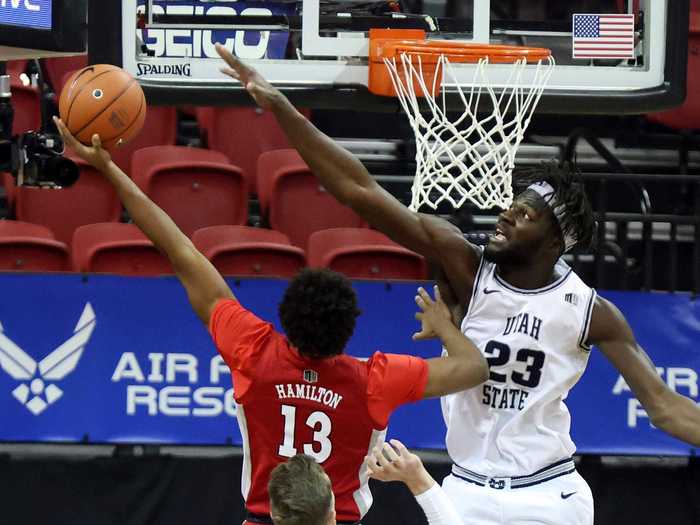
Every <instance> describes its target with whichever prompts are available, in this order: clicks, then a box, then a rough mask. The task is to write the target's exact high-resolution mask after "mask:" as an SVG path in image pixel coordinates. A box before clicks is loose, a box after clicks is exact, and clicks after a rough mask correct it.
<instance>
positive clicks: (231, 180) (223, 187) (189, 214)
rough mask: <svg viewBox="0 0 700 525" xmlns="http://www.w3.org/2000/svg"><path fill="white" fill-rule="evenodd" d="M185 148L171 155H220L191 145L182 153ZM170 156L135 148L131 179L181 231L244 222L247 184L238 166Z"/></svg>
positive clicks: (191, 231)
mask: <svg viewBox="0 0 700 525" xmlns="http://www.w3.org/2000/svg"><path fill="white" fill-rule="evenodd" d="M187 149H188V148H179V149H178V151H181V152H182V153H183V157H175V158H180V159H181V158H184V157H186V156H202V158H204V157H205V156H206V155H209V156H211V155H212V154H216V155H220V154H218V153H216V152H207V151H206V150H194V149H192V150H190V151H189V152H187V154H186V155H185V150H187ZM168 151H170V152H172V151H175V150H172V149H170V150H168ZM170 158H173V157H171V156H170V155H168V157H167V158H162V157H161V158H160V159H158V157H157V156H156V155H154V151H153V150H150V149H149V151H145V152H139V155H137V156H136V158H135V161H134V164H133V172H134V182H136V184H138V185H139V187H140V188H141V189H142V190H143V191H144V192H145V193H146V194H147V195H148V196H149V197H151V199H153V201H154V202H156V203H157V204H158V205H159V206H160V207H161V208H163V209H164V210H165V212H166V213H167V214H168V215H170V216H171V217H172V218H173V220H174V221H175V223H176V224H177V225H178V226H179V227H180V228H181V229H182V230H183V231H184V232H185V234H187V235H192V234H193V233H194V232H195V231H196V230H198V229H200V228H204V227H206V226H215V225H219V224H245V223H246V221H247V220H248V188H247V186H246V181H245V178H244V177H243V174H242V172H241V170H240V169H238V168H236V167H235V166H231V165H230V164H226V163H223V162H212V161H210V160H174V161H172V160H170ZM156 161H157V162H156Z"/></svg>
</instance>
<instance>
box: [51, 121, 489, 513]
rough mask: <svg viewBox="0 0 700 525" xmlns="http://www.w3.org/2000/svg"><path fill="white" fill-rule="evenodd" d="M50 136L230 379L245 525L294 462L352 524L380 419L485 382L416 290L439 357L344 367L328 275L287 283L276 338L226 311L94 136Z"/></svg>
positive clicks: (353, 302)
mask: <svg viewBox="0 0 700 525" xmlns="http://www.w3.org/2000/svg"><path fill="white" fill-rule="evenodd" d="M56 125H57V127H58V129H59V132H60V133H61V136H62V137H63V140H64V141H65V144H66V145H67V146H68V147H70V148H71V149H72V150H73V151H75V153H77V154H78V155H79V156H80V157H81V158H83V159H84V160H85V161H87V162H88V163H90V164H92V165H93V166H94V167H95V168H96V169H98V170H99V171H101V172H102V173H103V174H104V176H105V178H106V179H107V180H108V181H109V182H110V183H111V184H112V185H113V186H114V188H115V189H116V191H117V194H118V196H119V198H120V199H121V201H122V203H123V204H124V206H125V208H126V209H127V211H128V212H129V214H130V216H131V218H132V220H133V221H134V223H136V225H138V227H139V228H141V230H142V231H143V232H144V233H145V234H146V236H147V237H148V238H149V239H151V241H153V244H154V245H155V246H156V247H157V248H158V249H159V250H160V251H161V252H163V253H164V254H165V255H167V257H168V259H169V260H170V262H171V264H172V267H173V269H174V270H175V273H176V274H177V277H178V279H179V280H180V282H181V283H182V285H183V286H184V287H185V290H186V291H187V295H188V298H189V300H190V303H191V305H192V308H193V310H194V311H195V313H196V314H197V315H198V316H199V318H200V319H201V320H202V322H203V323H205V324H206V325H207V326H208V327H209V330H210V332H211V335H212V337H213V339H214V342H215V344H216V347H217V349H218V351H219V352H220V353H221V355H222V356H223V358H224V360H225V361H226V363H227V364H228V366H229V368H230V369H231V374H232V377H233V382H234V385H235V387H234V390H235V399H236V402H237V417H238V421H239V426H240V430H241V434H242V436H243V451H244V466H243V473H242V484H241V485H242V491H243V496H244V499H245V500H246V509H247V511H248V517H247V521H248V522H249V523H263V524H271V523H272V521H271V518H270V507H269V499H268V493H267V483H268V479H269V476H270V472H271V471H272V469H273V468H274V467H275V466H276V465H277V464H279V463H281V462H283V461H285V460H286V459H287V458H290V457H292V456H294V455H296V454H297V453H298V452H299V453H301V452H303V453H304V454H307V455H309V456H311V457H313V458H314V459H315V460H316V461H318V462H319V463H320V464H322V465H323V467H324V468H325V470H326V472H327V473H328V475H329V477H330V478H331V480H332V484H333V492H334V494H335V497H336V516H337V520H338V523H357V522H358V521H359V520H360V519H361V517H362V516H363V515H364V514H365V513H366V512H367V510H368V509H369V507H370V505H371V503H372V496H371V493H370V491H369V488H368V486H367V472H366V469H365V468H364V467H363V460H364V457H365V455H366V454H367V453H368V452H369V451H370V450H371V449H372V447H374V446H375V445H376V444H377V443H380V442H381V441H382V440H383V439H384V435H385V432H386V427H387V423H388V421H389V416H390V414H391V412H392V411H393V410H394V409H395V408H396V407H398V406H399V405H401V404H404V403H410V402H413V401H418V400H420V399H423V398H428V397H437V396H442V395H445V394H448V393H453V392H458V391H460V390H464V389H467V388H471V387H473V386H475V385H478V384H480V383H482V382H483V381H485V380H486V378H487V376H488V367H487V365H486V361H485V360H484V358H483V357H482V355H481V353H480V352H479V351H478V350H477V349H476V347H475V346H474V345H473V344H472V343H471V342H470V341H469V340H468V339H467V338H466V337H464V335H463V334H462V333H461V332H460V331H459V330H458V329H457V328H456V327H455V326H454V325H453V324H452V322H451V320H450V313H449V310H448V309H447V306H446V305H445V303H443V302H442V300H441V299H440V295H439V293H436V300H435V301H433V300H432V299H431V297H430V296H429V294H428V293H427V292H425V290H423V289H422V288H421V289H419V295H418V296H416V302H417V304H418V305H419V306H420V307H421V309H422V310H423V312H422V313H419V314H417V318H418V319H419V320H421V322H422V329H421V331H419V332H417V333H416V334H414V338H415V339H422V338H426V337H430V336H431V335H437V336H439V337H440V338H441V340H442V343H443V345H444V346H445V347H446V348H447V349H448V350H449V356H445V357H439V358H435V359H428V360H423V359H421V358H417V357H411V356H404V355H395V354H384V353H381V352H377V353H375V354H374V355H373V356H372V357H371V358H369V359H368V360H360V359H356V358H354V357H350V356H347V355H344V354H343V350H344V348H345V345H346V343H347V341H348V340H349V339H350V337H351V335H352V333H353V330H354V327H355V320H356V318H357V316H358V315H359V314H360V312H359V310H358V309H357V299H356V296H355V292H354V290H353V289H352V286H351V284H350V282H349V281H348V280H347V279H346V278H345V277H343V276H342V275H340V274H337V273H335V272H331V271H329V270H310V269H307V270H304V271H302V272H300V274H299V275H298V276H297V277H295V278H294V279H293V280H292V281H291V282H290V284H289V287H288V288H287V290H286V292H285V294H284V297H283V299H282V302H281V304H280V307H279V314H280V320H281V322H282V326H283V328H284V330H285V333H286V336H285V335H282V334H281V333H279V332H277V331H276V330H275V329H274V328H273V326H272V325H271V324H270V323H269V322H266V321H263V320H262V319H259V318H258V317H256V316H255V314H253V313H252V312H250V311H248V310H246V309H245V308H244V307H243V306H242V305H241V304H240V303H239V302H238V301H237V300H236V298H235V296H234V295H233V293H232V291H231V289H230V288H229V287H228V285H227V284H226V282H225V281H224V279H223V278H222V277H221V275H220V274H219V272H218V271H217V270H216V269H215V268H214V267H213V266H212V264H211V263H210V262H209V261H208V260H207V259H206V257H204V256H203V255H202V254H201V253H200V252H198V251H197V249H196V248H195V247H194V245H193V244H192V242H191V241H190V239H189V238H188V237H187V236H186V235H184V234H183V233H182V232H181V231H180V230H179V229H178V227H177V226H176V225H175V223H174V222H173V221H172V219H170V217H168V215H167V214H165V212H163V210H161V209H160V208H159V207H158V206H157V205H156V204H154V203H153V202H152V201H151V200H150V199H149V198H148V197H147V196H146V195H145V194H144V193H143V192H142V191H141V190H140V189H139V188H138V187H137V186H136V184H135V183H134V182H133V181H132V180H131V179H130V178H129V177H128V176H127V175H126V174H125V173H124V172H123V171H121V170H120V169H119V168H118V167H117V166H116V165H115V164H114V163H113V162H112V161H111V158H110V155H109V153H108V152H106V151H105V150H103V149H102V148H101V146H100V140H99V137H98V136H97V135H95V136H93V138H92V147H88V146H85V145H83V144H81V143H79V142H78V141H77V140H76V139H75V138H74V137H73V136H72V135H71V134H70V132H69V131H68V130H67V128H66V127H65V125H64V124H63V122H61V121H60V120H58V119H56Z"/></svg>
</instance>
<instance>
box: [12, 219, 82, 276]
mask: <svg viewBox="0 0 700 525" xmlns="http://www.w3.org/2000/svg"><path fill="white" fill-rule="evenodd" d="M0 270H1V271H11V270H18V271H25V272H26V271H29V272H65V271H69V270H70V257H69V255H68V249H67V248H66V245H65V244H64V243H62V242H59V241H57V240H56V239H55V238H54V235H53V233H51V230H49V229H48V228H46V227H44V226H41V225H38V224H29V223H26V222H21V221H0Z"/></svg>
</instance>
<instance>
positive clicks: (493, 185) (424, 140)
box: [368, 29, 554, 210]
mask: <svg viewBox="0 0 700 525" xmlns="http://www.w3.org/2000/svg"><path fill="white" fill-rule="evenodd" d="M455 62H457V63H469V64H475V66H474V67H475V69H474V76H473V79H472V82H471V83H470V84H469V85H467V86H464V85H460V84H459V83H458V82H457V81H456V80H455V75H454V72H453V70H452V65H451V64H452V63H455ZM493 64H508V65H509V68H508V74H507V77H506V79H505V80H504V81H502V82H499V83H498V84H495V83H494V82H493V79H492V78H490V77H489V70H490V69H491V68H490V66H491V65H493ZM529 64H532V67H528V65H529ZM553 68H554V58H553V57H552V55H551V52H550V50H549V49H543V48H533V47H520V46H506V45H489V44H467V43H464V42H453V41H444V40H425V32H424V31H421V30H392V29H372V30H370V65H369V71H370V73H369V84H368V86H369V90H370V91H371V92H372V93H374V94H376V95H382V96H394V97H397V98H398V99H399V101H400V103H401V106H402V107H403V109H404V111H405V112H406V114H407V115H408V119H409V122H410V124H411V128H412V129H413V132H414V134H415V138H416V164H417V166H416V176H415V179H414V181H413V187H412V189H411V193H412V198H411V205H410V208H411V209H412V210H417V209H418V208H419V207H420V206H422V205H424V204H426V205H428V206H430V207H431V208H433V209H435V208H437V206H438V204H440V203H441V202H443V201H447V202H449V203H450V204H452V206H454V207H455V208H458V207H460V206H462V204H464V202H465V201H467V200H469V201H471V202H472V203H474V204H475V205H476V206H478V207H479V208H481V209H489V208H493V207H500V208H507V207H509V206H510V204H511V202H512V200H513V189H512V185H511V182H512V173H513V168H514V166H515V154H516V151H517V149H518V146H519V145H520V142H521V141H522V139H523V137H524V134H525V130H526V129H527V126H528V125H529V124H530V118H531V117H532V113H533V112H534V110H535V107H536V106H537V103H538V102H539V100H540V97H541V96H542V93H543V91H544V88H545V87H546V85H547V82H548V81H549V77H550V76H551V74H552V71H553ZM443 77H444V78H445V79H446V82H443ZM444 83H446V84H447V85H448V86H449V87H450V88H451V89H453V90H454V93H455V94H456V95H457V96H459V97H460V99H461V101H462V102H463V103H464V107H465V111H464V113H462V114H461V115H460V116H459V117H457V118H456V119H455V120H450V118H449V117H448V115H447V106H446V99H445V97H446V93H445V91H446V90H444V89H442V87H443V84H444ZM419 99H423V100H424V102H423V103H420V102H419ZM422 110H423V111H424V112H425V113H423V112H422ZM480 110H481V111H482V112H483V113H482V116H479V111H480Z"/></svg>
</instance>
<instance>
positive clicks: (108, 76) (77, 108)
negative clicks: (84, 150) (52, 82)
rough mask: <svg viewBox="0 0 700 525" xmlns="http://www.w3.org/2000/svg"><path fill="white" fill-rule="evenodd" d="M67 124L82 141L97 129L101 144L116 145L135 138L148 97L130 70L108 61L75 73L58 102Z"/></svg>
mask: <svg viewBox="0 0 700 525" xmlns="http://www.w3.org/2000/svg"><path fill="white" fill-rule="evenodd" d="M58 111H59V113H60V114H61V120H63V122H64V124H65V125H66V127H67V128H68V129H69V130H70V132H71V133H72V134H73V135H74V136H75V138H77V139H78V140H79V141H80V142H82V143H83V144H88V145H90V144H91V143H92V136H93V135H94V134H95V133H97V134H98V135H99V136H100V139H102V147H104V148H105V149H110V148H113V147H114V146H115V145H116V144H117V143H119V142H120V141H122V143H126V142H128V141H129V140H131V139H132V138H134V137H135V136H136V135H137V134H138V133H139V131H141V128H142V127H143V122H144V120H145V119H146V97H144V95H143V90H142V89H141V86H140V85H139V83H138V82H137V81H136V80H135V79H134V77H132V76H131V75H130V74H129V73H127V72H126V71H124V70H123V69H121V68H118V67H116V66H112V65H109V64H96V65H94V66H88V67H86V68H83V69H81V70H79V71H76V72H75V73H73V74H72V75H71V76H70V78H69V79H68V80H67V81H66V83H65V84H64V86H63V90H62V91H61V98H60V100H59V103H58Z"/></svg>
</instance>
